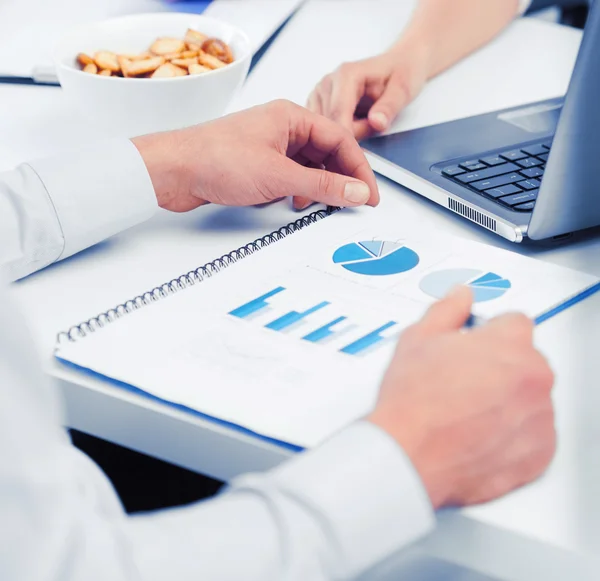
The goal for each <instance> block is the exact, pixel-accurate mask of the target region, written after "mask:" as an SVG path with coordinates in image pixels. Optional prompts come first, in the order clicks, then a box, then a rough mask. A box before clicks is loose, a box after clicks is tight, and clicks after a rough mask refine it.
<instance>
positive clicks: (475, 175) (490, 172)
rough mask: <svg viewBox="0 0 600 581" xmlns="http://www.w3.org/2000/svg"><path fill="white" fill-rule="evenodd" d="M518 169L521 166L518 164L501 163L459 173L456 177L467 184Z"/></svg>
mask: <svg viewBox="0 0 600 581" xmlns="http://www.w3.org/2000/svg"><path fill="white" fill-rule="evenodd" d="M519 169H521V168H520V167H519V166H517V165H515V164H514V163H503V164H502V165H497V166H494V167H487V168H485V169H482V170H479V171H473V172H469V173H466V174H462V175H459V176H458V177H457V178H456V179H457V180H459V181H461V182H462V183H463V184H468V183H470V182H475V181H477V180H483V179H486V178H493V177H495V176H499V175H502V174H505V173H509V172H514V171H516V170H519ZM504 183H508V182H504ZM490 187H491V186H490ZM484 189H485V188H484Z"/></svg>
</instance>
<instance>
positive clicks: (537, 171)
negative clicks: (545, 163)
mask: <svg viewBox="0 0 600 581" xmlns="http://www.w3.org/2000/svg"><path fill="white" fill-rule="evenodd" d="M521 175H524V176H525V177H526V178H537V177H540V176H543V175H544V170H543V169H542V168H540V167H530V168H527V169H522V170H521Z"/></svg>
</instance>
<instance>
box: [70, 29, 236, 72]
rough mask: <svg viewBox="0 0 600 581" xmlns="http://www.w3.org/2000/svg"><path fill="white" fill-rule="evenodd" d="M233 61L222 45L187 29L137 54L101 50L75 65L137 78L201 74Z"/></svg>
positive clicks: (85, 56) (84, 55)
mask: <svg viewBox="0 0 600 581" xmlns="http://www.w3.org/2000/svg"><path fill="white" fill-rule="evenodd" d="M233 62H234V58H233V53H232V51H231V48H230V47H229V45H228V44H227V43H226V42H223V41H222V40H221V39H218V38H210V37H208V36H207V35H205V34H202V33H201V32H198V31H197V30H193V29H191V28H189V29H188V30H187V32H186V34H185V36H184V38H183V39H179V38H168V37H165V38H157V39H156V40H155V41H154V42H153V43H152V45H151V46H150V49H149V51H147V52H143V53H140V54H133V55H132V54H117V53H114V52H110V51H106V50H101V51H98V52H96V53H95V54H94V55H93V56H90V55H88V54H85V53H79V54H78V55H77V63H78V64H79V66H80V67H81V70H82V71H83V72H85V73H88V74H92V75H100V76H103V77H111V76H114V77H125V78H138V79H148V78H151V79H168V78H176V77H185V76H188V75H202V74H205V73H209V72H211V71H213V70H216V69H221V68H223V67H226V66H227V65H229V64H231V63H233Z"/></svg>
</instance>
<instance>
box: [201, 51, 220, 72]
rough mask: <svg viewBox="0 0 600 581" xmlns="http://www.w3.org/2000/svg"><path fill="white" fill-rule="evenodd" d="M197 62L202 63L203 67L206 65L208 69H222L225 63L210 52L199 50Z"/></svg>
mask: <svg viewBox="0 0 600 581" xmlns="http://www.w3.org/2000/svg"><path fill="white" fill-rule="evenodd" d="M198 63H200V64H201V65H204V66H205V67H208V68H209V69H213V70H214V69H222V68H223V67H226V66H227V65H226V64H225V63H224V62H223V61H220V60H219V59H218V58H217V57H216V56H213V55H212V54H208V53H206V52H204V51H200V54H199V55H198Z"/></svg>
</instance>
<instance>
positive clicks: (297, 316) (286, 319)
mask: <svg viewBox="0 0 600 581" xmlns="http://www.w3.org/2000/svg"><path fill="white" fill-rule="evenodd" d="M327 305H329V303H328V302H323V303H319V304H318V305H315V306H314V307H311V308H310V309H308V310H307V311H304V312H303V313H299V312H298V311H291V312H290V313H288V314H287V315H283V317H279V319H276V320H275V321H273V322H272V323H269V324H268V325H265V327H266V328H267V329H272V330H273V331H283V330H284V329H287V327H291V326H292V325H294V324H295V323H297V322H298V321H301V320H302V319H305V318H306V317H308V316H309V315H312V314H313V313H314V312H316V311H319V310H320V309H323V308H325V307H326V306H327Z"/></svg>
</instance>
